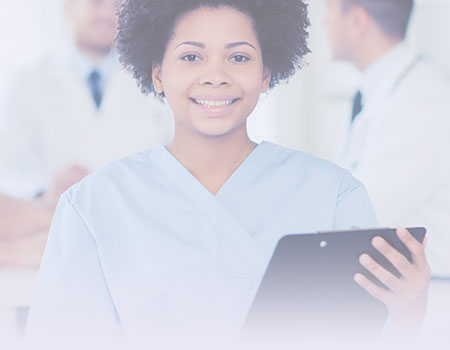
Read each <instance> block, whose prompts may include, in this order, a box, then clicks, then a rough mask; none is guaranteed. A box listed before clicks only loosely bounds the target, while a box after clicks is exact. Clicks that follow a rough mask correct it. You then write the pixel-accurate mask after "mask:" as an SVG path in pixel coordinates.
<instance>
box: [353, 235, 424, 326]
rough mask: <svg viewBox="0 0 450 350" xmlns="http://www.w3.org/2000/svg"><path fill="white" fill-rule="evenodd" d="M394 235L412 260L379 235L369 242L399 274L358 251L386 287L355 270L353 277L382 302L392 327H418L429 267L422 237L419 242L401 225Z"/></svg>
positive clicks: (364, 262) (422, 313) (421, 318)
mask: <svg viewBox="0 0 450 350" xmlns="http://www.w3.org/2000/svg"><path fill="white" fill-rule="evenodd" d="M397 236H398V237H399V238H400V240H401V241H402V242H403V243H404V244H405V246H406V247H407V248H408V249H409V251H410V252H411V255H412V258H413V263H410V262H409V261H408V259H407V258H406V257H404V256H403V254H401V253H400V252H398V251H397V250H396V249H395V248H393V247H392V246H391V245H389V244H388V243H387V242H386V241H385V240H384V239H383V238H381V237H375V238H374V239H373V240H372V245H373V246H374V247H375V248H376V249H377V250H378V251H379V252H380V253H381V254H383V255H384V256H385V257H386V259H388V260H389V261H390V262H391V263H392V265H394V266H395V268H396V269H397V270H398V271H399V272H400V274H401V277H400V278H397V277H396V276H394V275H393V274H392V273H391V272H389V271H387V270H386V269H385V268H383V267H382V266H381V265H379V264H378V263H377V262H375V260H373V259H372V258H371V257H370V256H369V255H368V254H363V255H361V257H360V259H359V261H360V263H361V264H362V265H363V266H364V267H365V268H366V269H367V270H369V271H370V272H371V273H372V274H373V275H374V276H375V277H376V278H378V279H379V280H380V281H381V282H383V283H384V285H385V286H386V287H388V288H389V290H386V289H384V288H381V287H379V286H377V285H376V284H374V283H373V282H371V281H370V280H368V279H367V278H366V277H365V276H364V275H362V274H359V273H358V274H356V275H355V277H354V279H355V281H356V282H357V283H358V284H359V285H360V286H361V287H363V288H364V289H365V290H366V291H367V292H369V293H370V294H371V295H372V296H373V297H375V298H377V299H378V300H380V301H381V302H383V303H384V304H385V305H386V307H387V308H388V310H389V313H390V315H391V317H392V322H393V324H395V327H396V328H398V329H400V330H401V331H403V332H406V333H411V332H416V331H418V330H419V328H420V326H421V324H422V321H423V319H424V318H425V313H426V308H427V297H428V286H429V280H430V267H429V265H428V262H427V259H426V257H425V245H426V239H425V241H424V243H423V244H421V243H419V242H418V241H417V240H416V239H415V238H414V237H413V236H412V235H411V234H410V233H409V232H408V230H406V229H404V228H399V229H397Z"/></svg>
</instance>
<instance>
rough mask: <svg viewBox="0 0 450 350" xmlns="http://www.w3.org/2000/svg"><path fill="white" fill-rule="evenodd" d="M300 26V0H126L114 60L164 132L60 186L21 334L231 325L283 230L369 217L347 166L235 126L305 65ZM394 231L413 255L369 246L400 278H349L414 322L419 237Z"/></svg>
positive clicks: (346, 224) (380, 244)
mask: <svg viewBox="0 0 450 350" xmlns="http://www.w3.org/2000/svg"><path fill="white" fill-rule="evenodd" d="M308 24H309V23H308V19H307V9H306V5H305V4H304V2H303V1H301V0H279V1H274V0H266V1H264V0H222V1H220V0H209V1H207V0H153V1H151V0H128V1H126V2H125V3H124V4H123V6H122V8H121V11H120V28H119V29H120V30H119V36H118V48H119V52H120V54H121V60H122V62H123V64H124V65H125V67H126V68H127V69H128V70H129V71H131V72H132V73H133V75H134V76H135V78H136V79H137V81H138V82H139V84H140V86H141V88H142V90H143V91H144V92H146V93H154V94H155V95H157V96H158V97H159V98H161V99H162V100H164V101H166V102H167V103H168V104H169V105H170V107H171V108H172V110H173V114H174V119H175V137H174V139H173V141H172V142H171V143H170V144H168V145H166V146H157V147H153V148H151V149H149V150H148V151H145V152H142V153H139V154H136V155H133V156H131V157H128V158H125V159H123V160H120V161H116V162H113V163H111V164H110V165H109V166H107V167H106V168H104V169H102V170H100V171H98V172H97V173H94V174H92V175H90V176H88V177H87V178H85V179H84V180H83V181H81V182H80V183H78V184H77V185H75V186H73V187H72V188H71V189H70V190H69V191H67V192H66V193H65V194H64V195H63V196H62V197H61V199H60V202H59V205H58V208H57V211H56V214H55V218H54V222H53V225H52V228H51V232H50V236H49V240H48V244H47V248H46V252H45V256H44V259H43V262H42V265H41V271H40V274H39V281H38V286H37V291H36V297H35V300H34V303H33V306H32V309H31V313H30V318H29V324H28V333H29V334H30V335H33V334H35V335H36V334H37V335H38V336H39V335H40V336H45V335H46V334H49V332H51V333H52V334H55V332H56V331H57V332H58V334H66V335H67V334H70V333H72V334H79V335H82V336H86V335H96V336H98V335H99V334H102V335H105V334H110V333H111V332H113V331H115V330H120V331H121V332H124V333H125V334H126V335H127V336H128V337H130V338H135V339H140V340H141V341H144V342H145V341H148V340H151V339H155V337H157V336H160V335H161V334H165V335H167V334H171V335H173V334H178V335H179V334H183V335H187V334H189V335H190V336H194V337H195V336H196V335H200V336H202V337H203V336H205V335H206V334H207V335H208V336H209V337H215V336H218V335H219V334H221V335H230V334H232V335H233V334H237V333H238V332H239V329H240V327H241V325H242V322H243V321H244V319H245V316H246V313H247V311H248V309H249V307H250V304H251V302H252V299H253V297H254V295H255V293H256V290H257V287H258V285H259V282H260V281H261V278H262V276H263V273H264V270H265V268H266V267H267V264H268V262H269V260H270V257H271V254H272V252H273V250H274V248H275V245H276V243H277V241H278V240H279V239H280V238H281V237H282V236H284V235H286V234H288V233H306V232H314V231H317V230H331V229H345V228H350V227H353V226H359V227H374V226H376V224H377V222H376V218H375V215H374V212H373V209H372V206H371V204H370V200H369V198H368V196H367V193H366V191H365V190H364V187H363V186H362V185H361V184H360V183H359V182H358V181H357V180H355V179H354V178H353V177H352V176H351V175H350V174H349V173H348V172H346V171H344V170H343V169H340V168H339V167H337V166H335V165H333V164H331V163H329V162H326V161H323V160H320V159H317V158H315V157H313V156H310V155H307V154H305V153H302V152H297V151H293V150H289V149H286V148H283V147H281V146H277V145H274V144H271V143H268V142H263V143H261V144H259V145H258V144H256V143H254V142H253V141H252V140H250V139H249V137H248V135H247V131H246V119H247V117H248V116H249V114H250V113H251V112H252V110H253V109H254V108H255V105H256V103H257V101H258V98H259V96H260V94H261V93H263V92H265V91H267V90H268V89H269V88H271V87H274V86H275V85H277V84H278V83H279V82H280V81H282V80H286V79H287V78H289V77H290V76H291V75H293V74H294V72H295V70H296V68H298V67H299V66H300V65H301V62H302V58H303V56H304V55H305V54H306V53H307V52H308V48H307V44H306V38H307V36H308V34H307V32H306V28H307V26H308ZM273 117H274V118H276V117H277V116H276V115H274V116H273ZM399 236H400V238H401V239H402V241H403V242H404V243H405V244H406V245H407V247H408V248H409V249H410V250H411V252H412V254H413V257H414V260H415V263H414V264H411V263H409V262H408V261H407V260H406V259H405V258H403V256H401V255H400V254H399V253H397V252H396V251H395V250H393V248H391V247H390V246H389V245H387V243H386V242H384V241H383V240H381V239H376V240H375V241H374V245H375V246H376V248H377V249H379V250H380V251H381V252H382V253H383V254H384V255H385V256H386V257H387V258H388V259H389V260H390V261H391V262H392V263H393V264H394V265H395V266H396V267H397V268H398V269H399V270H400V272H401V273H402V278H400V279H398V278H396V277H395V276H393V275H391V274H389V273H388V272H387V271H385V270H384V269H382V268H381V267H380V266H378V265H377V264H376V263H375V262H374V261H373V260H372V259H371V258H370V257H369V256H363V257H362V258H361V262H362V264H363V265H364V266H365V267H366V268H367V269H369V270H370V271H371V272H373V273H374V274H375V275H376V276H377V277H378V278H379V279H380V280H381V281H383V282H384V283H385V284H386V285H387V286H388V287H389V288H390V290H389V291H386V290H384V289H381V288H378V287H377V286H375V285H374V284H372V283H371V282H369V281H368V280H366V279H364V278H363V277H362V276H361V275H358V276H356V277H355V279H356V281H357V282H358V283H359V284H361V285H362V287H363V288H365V289H367V291H368V292H369V293H371V294H373V295H374V296H375V297H376V298H378V299H380V300H382V301H383V302H384V303H385V304H386V305H387V307H388V309H389V311H390V313H391V317H392V322H394V323H395V322H399V323H401V324H404V321H405V320H407V321H411V322H412V323H420V321H421V319H422V318H423V313H424V307H425V304H426V292H427V283H428V282H427V281H428V265H427V262H426V259H425V257H424V249H423V246H422V245H420V244H419V243H417V242H416V241H415V240H414V238H412V236H411V235H409V233H408V232H407V231H406V230H399Z"/></svg>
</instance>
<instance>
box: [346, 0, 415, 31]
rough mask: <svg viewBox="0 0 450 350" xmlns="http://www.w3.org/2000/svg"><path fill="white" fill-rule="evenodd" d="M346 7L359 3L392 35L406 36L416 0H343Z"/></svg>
mask: <svg viewBox="0 0 450 350" xmlns="http://www.w3.org/2000/svg"><path fill="white" fill-rule="evenodd" d="M342 3H343V5H344V9H348V8H350V7H352V6H355V5H359V6H361V7H363V8H364V9H365V10H366V11H367V12H368V13H369V15H370V16H371V17H372V18H373V19H374V20H375V21H376V22H377V24H378V25H379V27H380V28H381V29H382V30H383V31H384V32H385V33H386V34H387V35H389V36H390V37H393V38H398V39H403V38H405V36H406V31H407V29H408V24H409V19H410V17H411V13H412V10H413V7H414V0H342Z"/></svg>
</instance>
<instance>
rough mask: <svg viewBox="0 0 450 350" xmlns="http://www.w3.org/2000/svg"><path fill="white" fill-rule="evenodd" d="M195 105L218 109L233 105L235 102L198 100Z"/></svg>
mask: <svg viewBox="0 0 450 350" xmlns="http://www.w3.org/2000/svg"><path fill="white" fill-rule="evenodd" d="M194 101H195V103H198V104H199V105H202V106H205V107H209V108H215V107H216V108H217V107H225V106H228V105H230V104H232V103H233V101H234V100H229V101H208V100H196V99H194Z"/></svg>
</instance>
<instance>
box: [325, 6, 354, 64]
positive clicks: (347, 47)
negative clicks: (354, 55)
mask: <svg viewBox="0 0 450 350" xmlns="http://www.w3.org/2000/svg"><path fill="white" fill-rule="evenodd" d="M350 22H351V18H350V14H349V12H348V11H345V10H344V8H343V5H342V1H341V0H327V13H326V18H325V24H326V27H327V30H328V39H329V42H330V45H331V49H332V51H333V57H334V58H335V59H337V60H350V59H351V57H350V56H351V47H352V45H351V37H352V30H351V28H350V25H351V23H350Z"/></svg>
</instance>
